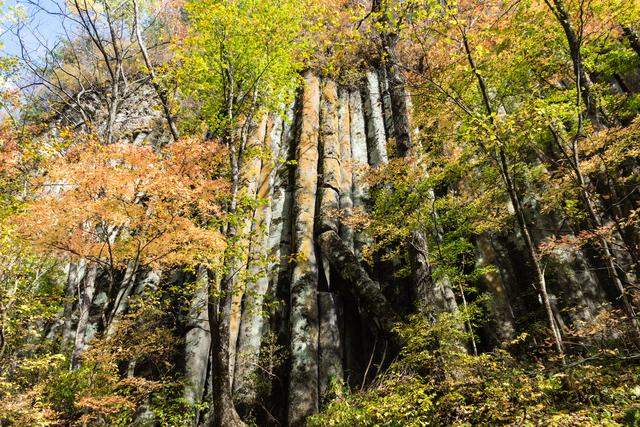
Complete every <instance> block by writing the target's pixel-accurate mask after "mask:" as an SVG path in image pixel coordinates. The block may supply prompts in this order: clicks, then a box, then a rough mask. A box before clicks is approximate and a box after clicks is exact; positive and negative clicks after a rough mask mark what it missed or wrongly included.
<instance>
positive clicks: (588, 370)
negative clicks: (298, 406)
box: [310, 314, 640, 426]
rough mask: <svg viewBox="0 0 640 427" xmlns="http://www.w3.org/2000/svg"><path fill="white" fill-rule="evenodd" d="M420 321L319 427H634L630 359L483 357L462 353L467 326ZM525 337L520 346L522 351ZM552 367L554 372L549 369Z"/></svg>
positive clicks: (637, 392)
mask: <svg viewBox="0 0 640 427" xmlns="http://www.w3.org/2000/svg"><path fill="white" fill-rule="evenodd" d="M455 317H456V316H453V315H450V314H446V315H443V316H441V317H440V319H439V320H438V322H436V323H431V322H430V321H428V320H426V319H425V318H424V317H421V316H415V317H414V318H413V319H412V320H411V322H410V323H409V326H406V327H403V328H402V329H401V330H400V333H401V334H402V336H403V337H405V339H406V346H405V347H404V349H403V350H402V352H401V355H400V359H399V360H398V361H396V362H394V363H393V364H392V365H391V366H390V368H389V369H388V370H387V371H386V372H385V373H383V374H382V375H381V376H380V377H379V378H377V379H376V381H375V382H374V383H373V384H372V385H371V386H370V387H369V388H368V389H367V390H365V391H362V392H357V393H350V392H349V391H348V390H346V389H345V390H344V391H342V393H341V396H340V397H338V398H337V399H335V400H334V401H332V402H331V403H330V404H329V405H328V406H327V407H326V408H325V410H324V411H323V412H322V413H321V414H320V415H316V416H314V417H312V419H311V421H310V425H314V426H326V425H330V426H348V425H410V426H423V425H505V424H520V425H538V424H539V423H544V424H551V425H562V426H571V425H593V426H595V425H603V424H607V425H618V424H625V425H635V424H633V423H634V422H637V421H634V420H636V419H637V413H638V410H639V404H640V383H639V381H638V378H639V377H638V375H639V374H640V367H638V365H637V364H634V363H631V364H630V363H629V360H628V359H626V358H625V356H624V352H622V353H620V352H619V351H618V350H616V349H615V348H613V349H600V350H599V351H596V352H594V353H593V354H592V355H591V356H590V357H586V358H584V359H579V360H578V361H576V362H575V363H574V364H568V365H567V366H564V367H562V366H560V365H554V364H549V363H548V361H547V362H545V361H544V360H542V359H529V360H524V361H523V360H521V359H520V360H519V359H516V358H514V357H513V356H512V355H511V354H510V353H509V352H508V351H506V350H496V351H493V352H491V353H485V354H482V355H480V356H474V355H470V354H468V353H467V352H466V351H465V350H464V347H462V346H461V345H460V342H461V340H464V339H466V337H465V335H466V334H465V333H464V332H462V331H461V330H460V329H459V327H458V326H457V325H458V324H459V323H460V322H461V321H464V320H461V319H457V318H455ZM523 339H526V337H521V338H520V339H518V340H517V342H514V343H513V345H517V344H518V342H520V341H521V340H523ZM550 366H552V367H550Z"/></svg>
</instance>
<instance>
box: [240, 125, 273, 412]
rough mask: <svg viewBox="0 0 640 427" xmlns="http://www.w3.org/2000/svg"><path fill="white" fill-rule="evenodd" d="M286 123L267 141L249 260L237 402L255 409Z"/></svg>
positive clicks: (241, 333) (241, 330)
mask: <svg viewBox="0 0 640 427" xmlns="http://www.w3.org/2000/svg"><path fill="white" fill-rule="evenodd" d="M282 123H283V120H282V118H281V117H276V118H275V119H273V126H272V128H271V132H269V134H268V135H267V138H266V141H265V146H266V148H267V149H268V150H269V151H270V153H269V158H267V159H265V161H264V162H263V164H262V170H261V172H260V187H259V190H258V197H259V198H260V199H261V200H262V202H263V204H262V205H261V206H260V207H258V209H257V211H256V214H255V217H254V221H253V224H254V233H253V234H254V244H252V246H251V255H250V259H249V280H250V281H249V282H248V283H247V289H246V290H245V292H244V299H243V305H242V317H241V323H240V332H239V336H238V350H237V354H236V368H235V380H234V384H233V388H234V392H235V393H236V396H237V399H236V400H238V401H239V402H240V403H241V404H243V405H252V404H253V402H254V401H255V398H256V387H255V384H254V381H253V377H252V375H251V374H252V373H253V372H254V371H255V369H256V367H257V366H258V364H259V363H260V361H259V354H260V344H261V342H262V335H263V325H264V320H265V319H264V316H263V313H262V311H263V310H262V308H263V307H262V306H263V302H264V297H265V295H266V293H267V289H268V287H269V271H268V269H267V268H266V267H267V265H268V259H267V258H268V249H269V230H270V228H271V220H272V209H271V208H272V203H273V202H272V201H273V186H274V181H275V176H276V172H277V167H276V166H277V165H276V162H277V160H278V156H279V154H280V143H281V141H280V139H281V136H282Z"/></svg>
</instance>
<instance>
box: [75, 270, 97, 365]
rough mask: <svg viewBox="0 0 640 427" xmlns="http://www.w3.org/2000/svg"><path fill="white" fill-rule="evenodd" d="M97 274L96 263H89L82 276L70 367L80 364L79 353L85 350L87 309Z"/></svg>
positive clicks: (89, 305) (91, 298)
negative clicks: (82, 286)
mask: <svg viewBox="0 0 640 427" xmlns="http://www.w3.org/2000/svg"><path fill="white" fill-rule="evenodd" d="M97 275H98V265H97V264H96V263H91V264H90V265H89V267H88V271H87V275H86V276H85V278H84V289H82V292H81V293H80V301H79V304H78V326H77V327H76V339H75V345H74V349H73V354H72V356H71V368H72V369H76V368H78V367H79V366H80V355H81V354H82V352H83V351H84V350H85V346H86V341H85V334H86V332H87V326H88V325H89V310H90V309H91V302H92V301H93V295H94V294H95V291H96V276H97Z"/></svg>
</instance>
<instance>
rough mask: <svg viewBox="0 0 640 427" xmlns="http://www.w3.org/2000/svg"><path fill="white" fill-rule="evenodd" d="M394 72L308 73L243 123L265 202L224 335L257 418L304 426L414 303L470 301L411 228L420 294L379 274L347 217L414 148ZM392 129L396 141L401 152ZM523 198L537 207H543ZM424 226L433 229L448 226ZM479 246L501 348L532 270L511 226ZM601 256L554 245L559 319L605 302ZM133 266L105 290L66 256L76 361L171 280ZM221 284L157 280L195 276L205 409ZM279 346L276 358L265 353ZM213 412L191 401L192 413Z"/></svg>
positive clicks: (387, 344)
mask: <svg viewBox="0 0 640 427" xmlns="http://www.w3.org/2000/svg"><path fill="white" fill-rule="evenodd" d="M388 71H389V70H382V71H380V70H373V69H372V70H369V71H367V72H364V73H363V77H362V81H361V82H360V84H358V85H356V86H342V85H339V84H337V83H336V82H335V81H332V80H331V79H326V78H320V77H318V76H317V75H315V74H313V73H312V72H308V73H307V74H306V75H305V76H304V86H303V88H301V91H300V95H299V96H298V99H297V100H296V102H295V104H294V105H292V106H290V107H288V108H287V109H286V111H285V114H283V115H280V114H275V113H274V114H268V115H265V116H264V117H261V118H259V119H258V120H257V121H256V123H255V125H254V127H253V129H252V130H251V131H250V133H249V136H248V142H247V151H246V152H247V157H246V158H245V159H244V165H243V170H242V184H243V188H242V190H241V193H240V194H241V195H242V197H247V198H248V200H254V201H255V202H256V203H255V206H256V208H255V210H254V212H253V215H251V216H250V217H248V218H247V220H246V222H245V223H244V224H242V225H241V226H240V227H239V228H240V229H239V230H238V236H239V238H240V239H242V242H243V245H244V247H245V249H246V250H245V253H244V255H243V258H242V259H241V260H239V261H238V265H237V266H234V269H235V270H236V271H235V279H234V286H233V301H232V309H231V315H230V338H229V342H228V345H229V355H230V363H229V365H230V366H229V372H230V381H231V383H232V384H230V385H231V387H232V390H233V395H234V396H233V398H234V400H235V403H236V406H237V407H238V409H239V411H240V413H241V414H242V415H243V416H247V417H254V418H255V419H256V420H258V422H259V423H264V424H276V423H283V424H288V425H302V424H303V423H304V420H305V418H306V417H307V416H309V415H311V414H313V413H315V412H317V411H318V410H319V409H320V408H321V407H322V404H323V402H324V401H325V399H326V398H327V397H328V396H329V394H330V391H331V387H332V385H333V384H335V383H336V382H338V383H340V382H345V383H347V384H350V385H356V384H357V385H358V386H360V385H361V384H363V383H366V381H368V380H370V379H371V378H372V376H373V373H372V372H371V371H375V370H376V369H380V367H383V365H384V364H385V363H388V362H389V360H391V357H390V354H387V353H392V352H393V351H395V350H397V348H398V345H399V344H401V339H400V337H398V336H397V335H396V334H395V332H394V325H395V324H396V323H397V322H400V321H401V319H402V317H403V314H404V313H406V312H407V311H408V310H407V307H408V306H411V305H412V304H413V303H416V300H418V301H417V302H418V304H414V306H415V307H416V308H418V309H425V310H426V311H425V313H428V314H430V315H433V314H436V313H437V312H442V311H456V310H457V309H458V304H460V303H462V300H461V298H460V297H461V295H459V292H458V290H457V289H452V286H451V284H450V283H449V281H448V280H447V278H446V277H440V278H433V277H431V268H430V265H429V259H428V253H427V251H426V250H427V244H426V240H427V238H428V237H429V236H428V235H426V234H422V232H418V233H415V234H414V235H412V239H413V242H412V246H413V247H415V248H421V249H420V250H418V251H416V253H415V254H414V255H415V256H414V259H413V260H412V261H411V264H412V265H411V267H412V268H413V272H412V274H409V275H407V276H406V277H401V278H397V279H394V280H395V282H394V286H396V287H403V289H404V291H403V292H404V295H407V294H411V295H412V296H411V298H410V300H411V301H407V298H406V297H405V298H404V299H403V297H400V296H399V293H397V292H396V293H394V292H393V291H390V289H389V288H392V286H385V284H384V283H382V285H383V286H381V283H380V282H384V281H385V278H386V277H389V276H391V275H392V272H391V273H387V272H385V271H383V270H384V269H385V268H387V269H388V268H389V267H388V266H383V265H373V266H372V265H367V264H366V263H365V262H364V260H363V248H364V247H365V245H366V244H367V243H368V242H370V241H371V237H370V236H368V235H367V233H366V232H364V231H362V230H359V229H357V228H355V227H354V226H353V225H352V222H351V221H350V218H351V217H352V216H353V215H354V213H357V212H358V211H361V210H366V209H368V207H369V202H370V200H369V193H370V189H369V188H368V184H367V183H366V181H365V174H366V171H367V169H368V168H376V167H381V166H383V165H384V164H385V163H387V162H388V161H389V158H390V157H394V156H399V157H400V156H409V155H411V154H412V153H411V149H410V148H411V142H412V141H411V135H410V134H409V133H410V131H409V130H410V126H411V118H410V117H408V108H409V107H408V106H410V101H409V99H408V98H407V96H406V93H404V91H403V88H399V87H397V81H396V80H397V79H394V78H392V77H393V76H391V77H390V76H388ZM398 97H403V99H399V98H398ZM398 115H400V116H401V117H398ZM398 129H400V132H398ZM398 138H399V139H401V141H402V148H403V149H402V150H395V149H392V146H393V145H394V144H393V143H392V141H396V140H397V139H398ZM396 148H397V147H396ZM433 197H436V196H435V195H433ZM529 209H530V210H531V211H533V212H535V206H532V207H529ZM534 220H535V222H536V223H537V224H538V227H537V229H539V230H545V229H549V228H554V227H555V225H556V221H554V218H553V215H551V214H545V215H542V214H536V216H535V218H534ZM429 232H433V233H434V236H435V237H434V238H435V239H437V238H438V233H439V230H432V231H426V233H429ZM566 232H567V233H568V232H570V230H566ZM540 233H543V231H540ZM537 237H538V240H540V239H541V238H542V237H544V236H537ZM475 244H476V249H477V254H478V259H477V263H478V265H479V266H482V267H487V269H486V274H485V276H484V280H483V281H482V286H484V288H485V290H486V291H487V292H488V293H489V294H490V295H491V296H492V301H491V304H490V311H491V313H492V318H493V325H495V327H494V328H492V329H491V330H490V331H488V332H487V331H484V332H482V331H481V332H480V335H481V337H480V340H481V341H484V342H485V346H490V345H499V344H500V343H502V342H507V341H510V340H512V339H513V338H515V337H516V336H517V333H518V319H519V318H521V317H522V316H523V315H524V314H527V315H530V314H531V312H535V313H537V314H535V315H538V316H540V317H542V310H543V309H542V306H541V305H540V304H538V303H537V302H536V301H535V299H532V298H531V297H530V294H529V293H528V292H529V283H531V281H532V272H531V271H530V267H528V266H526V265H524V266H523V264H522V262H520V261H521V259H523V258H524V256H523V255H522V253H523V251H524V249H523V248H522V247H520V245H519V244H518V243H517V236H516V237H514V236H504V235H488V234H482V235H480V236H478V237H477V238H476V241H475ZM380 264H381V263H380ZM592 264H593V260H592V259H591V258H590V257H589V256H587V255H586V254H584V253H583V252H581V251H580V250H574V251H571V252H562V253H558V254H556V256H555V258H554V262H553V265H550V267H549V276H550V279H549V284H550V287H551V288H552V289H550V292H551V293H552V294H553V295H554V311H555V315H556V317H557V318H558V323H559V324H560V325H563V326H564V327H567V328H568V327H572V326H574V325H575V324H576V323H577V322H580V321H588V320H589V319H592V318H593V317H595V316H596V315H597V314H598V312H599V310H600V309H601V307H602V305H603V302H604V301H605V296H604V291H605V290H606V289H605V288H606V287H605V286H604V285H603V280H602V278H599V277H598V275H596V274H594V273H592V272H591V270H593V266H592ZM139 270H140V269H138V268H137V266H136V265H135V262H134V261H132V262H131V263H130V265H129V268H128V269H127V271H126V272H124V274H122V277H119V281H118V283H117V285H118V286H117V287H118V289H114V290H107V289H106V288H105V286H104V284H103V283H102V282H103V281H104V280H102V279H100V271H99V269H98V268H96V266H95V265H84V264H82V263H80V264H73V265H70V266H69V272H68V283H67V287H68V292H69V293H70V294H75V293H76V289H78V288H79V286H78V284H79V283H80V282H82V281H84V282H83V283H84V286H82V289H83V291H82V293H81V295H80V297H81V298H80V301H79V304H78V306H77V307H74V305H73V304H71V305H69V306H66V307H65V317H64V318H65V319H66V322H65V323H64V324H63V325H62V327H63V331H62V332H63V334H62V335H63V340H64V342H65V343H66V344H67V345H69V346H71V345H72V344H73V345H74V346H75V352H74V364H77V363H78V360H79V359H80V356H81V353H82V351H83V350H84V349H85V347H86V346H87V344H88V343H89V341H90V340H91V338H92V337H93V335H94V334H95V333H96V331H98V332H104V333H105V334H106V335H112V334H114V333H115V332H116V331H117V328H118V323H119V322H120V320H121V318H122V316H123V315H124V314H125V313H126V312H127V310H128V309H129V308H128V307H129V306H128V300H129V298H131V297H132V296H134V295H136V294H141V293H142V292H143V289H145V288H147V289H150V288H153V287H157V286H158V284H159V283H161V279H160V274H159V272H157V271H150V272H140V271H139ZM374 272H375V273H376V274H375V275H374V274H373V273H374ZM216 280H219V278H216V277H213V275H211V274H210V272H208V271H207V270H206V269H205V268H203V267H201V268H199V269H197V271H195V272H192V273H188V274H185V273H181V274H176V273H175V272H166V274H163V281H172V283H175V282H179V283H180V282H181V283H190V284H191V286H190V287H189V288H188V289H189V297H190V299H191V300H190V301H191V302H190V304H189V307H188V308H187V309H186V310H185V314H184V319H183V320H182V323H183V324H184V331H183V332H184V338H185V344H184V345H185V347H184V353H183V356H184V357H183V359H184V373H185V389H184V393H183V395H184V398H185V400H186V401H187V402H188V403H190V404H193V405H194V407H196V408H201V405H198V404H199V403H200V402H202V401H203V400H204V399H206V398H207V397H206V396H207V394H208V393H210V392H211V383H212V378H215V375H216V373H215V372H212V369H211V360H210V346H211V344H212V343H211V329H210V324H209V313H210V311H209V310H208V306H209V305H210V298H211V297H212V296H213V295H208V292H207V291H208V289H210V288H211V286H210V284H211V283H214V282H215V281H216ZM109 292H111V293H112V294H113V295H108V293H109ZM110 300H114V302H110ZM565 307H576V308H577V310H575V311H571V312H568V311H566V310H564V308H565ZM76 309H77V313H78V315H77V316H75V317H74V316H72V313H73V312H75V311H76ZM96 313H99V314H97V315H96ZM105 313H106V314H105ZM461 327H462V326H461ZM74 331H77V332H76V337H75V339H74ZM483 335H484V336H483ZM377 343H380V344H377ZM273 354H279V355H281V357H278V358H275V359H274V358H269V357H268V356H269V355H273ZM274 360H277V362H274ZM274 363H280V364H281V365H282V366H275V365H274ZM269 401H272V402H273V401H277V402H278V404H277V405H276V404H274V405H272V407H276V406H277V408H276V409H275V410H267V407H269V403H268V402H269ZM196 412H197V411H196ZM205 419H206V417H202V416H200V414H199V413H197V414H196V420H195V424H198V423H199V422H204V421H203V420H205Z"/></svg>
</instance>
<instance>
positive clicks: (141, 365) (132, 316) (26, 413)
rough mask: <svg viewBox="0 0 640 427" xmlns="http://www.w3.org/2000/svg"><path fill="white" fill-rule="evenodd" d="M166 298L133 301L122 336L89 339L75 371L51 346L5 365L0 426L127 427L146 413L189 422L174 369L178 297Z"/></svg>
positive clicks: (164, 421)
mask: <svg viewBox="0 0 640 427" xmlns="http://www.w3.org/2000/svg"><path fill="white" fill-rule="evenodd" d="M167 292H171V291H170V290H169V291H157V292H154V293H147V294H145V296H144V299H143V298H137V299H135V301H133V302H132V305H131V308H130V312H129V313H128V314H127V315H126V316H125V317H124V318H123V320H122V322H121V324H120V325H119V333H118V334H117V335H115V336H113V337H98V338H97V339H96V340H94V341H93V342H92V345H91V348H90V349H89V350H88V351H87V352H86V353H85V354H83V364H82V366H81V367H80V368H78V369H76V370H71V371H70V370H69V359H68V357H67V355H66V354H63V353H57V352H56V351H55V350H56V348H57V347H56V346H55V345H53V343H49V345H48V346H41V347H39V348H37V349H36V348H35V347H34V349H33V350H34V351H33V352H32V353H31V354H30V355H29V356H26V355H22V356H21V357H20V359H19V363H14V364H12V365H11V366H7V365H3V370H2V371H0V373H1V376H0V414H2V415H0V420H2V421H3V422H7V423H13V424H14V425H55V424H65V423H66V424H68V423H77V424H78V425H122V426H125V425H130V424H131V423H132V421H133V420H134V417H135V418H138V419H141V418H140V417H141V414H142V415H144V413H148V414H149V415H150V416H154V417H155V419H156V420H157V421H158V422H160V423H161V424H162V425H182V424H183V423H185V422H187V421H188V419H189V416H190V415H189V412H188V411H186V409H187V406H186V404H185V403H184V402H183V401H182V399H181V397H180V396H181V392H182V383H181V381H180V376H179V373H178V371H177V369H176V366H175V365H174V364H173V363H172V362H171V361H172V360H175V359H176V351H177V350H178V349H179V344H180V340H179V339H177V338H176V336H175V334H174V332H173V330H174V327H175V325H173V321H174V319H172V316H167V313H168V312H169V311H168V308H169V307H168V305H169V304H170V301H172V300H173V299H174V298H175V295H174V296H172V295H170V294H168V293H167ZM23 348H24V347H23ZM36 350H37V351H36ZM4 360H9V359H6V358H5V359H4ZM134 374H135V375H134ZM142 418H144V417H142Z"/></svg>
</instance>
